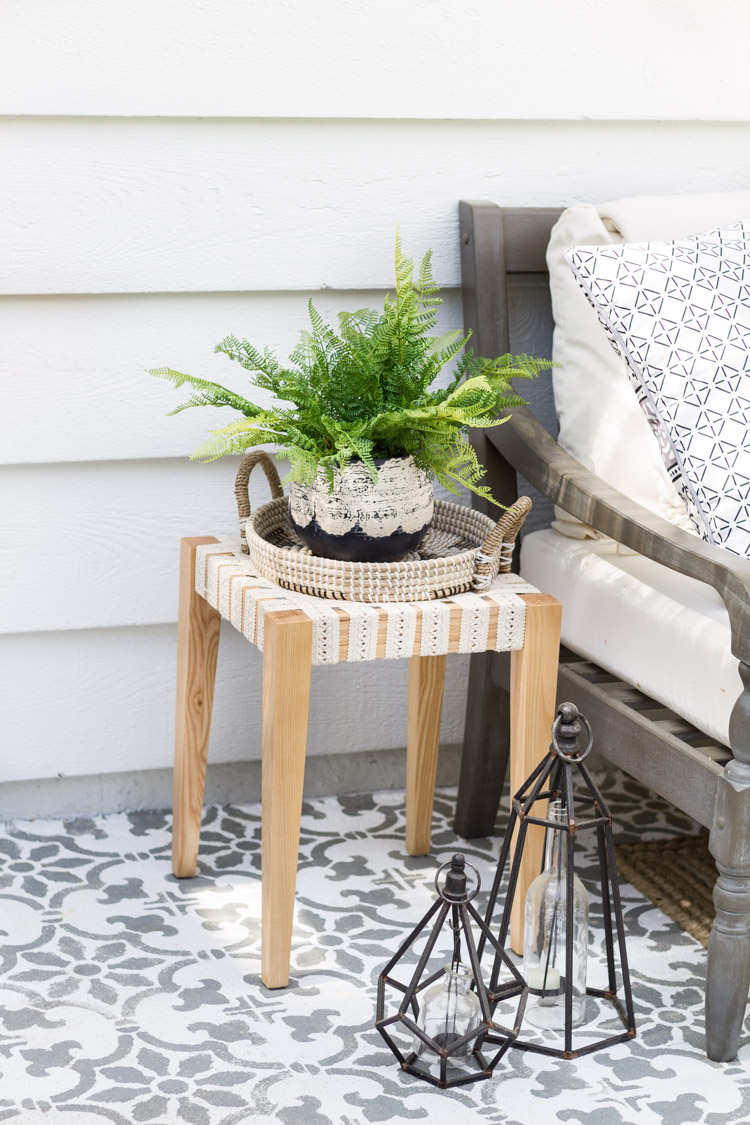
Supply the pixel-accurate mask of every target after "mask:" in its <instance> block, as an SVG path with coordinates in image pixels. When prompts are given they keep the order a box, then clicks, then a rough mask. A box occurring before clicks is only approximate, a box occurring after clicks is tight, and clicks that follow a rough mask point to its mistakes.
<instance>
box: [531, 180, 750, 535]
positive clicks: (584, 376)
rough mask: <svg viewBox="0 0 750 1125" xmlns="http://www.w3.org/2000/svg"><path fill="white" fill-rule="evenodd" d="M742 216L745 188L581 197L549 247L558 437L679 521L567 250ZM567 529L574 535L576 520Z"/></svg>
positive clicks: (682, 522) (620, 485)
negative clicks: (595, 199) (601, 200)
mask: <svg viewBox="0 0 750 1125" xmlns="http://www.w3.org/2000/svg"><path fill="white" fill-rule="evenodd" d="M747 215H750V192H727V193H721V194H712V195H688V196H674V197H638V198H633V199H623V200H617V201H615V202H612V203H605V204H601V205H599V206H598V207H595V206H593V205H592V204H588V203H584V204H579V205H577V206H575V207H571V208H569V209H568V210H567V211H565V212H563V214H562V215H561V217H560V219H559V220H558V222H557V223H556V225H555V227H554V228H553V231H552V236H551V239H550V244H549V248H548V252H547V264H548V267H549V271H550V292H551V296H552V311H553V315H554V319H555V332H554V341H553V358H554V359H555V360H557V361H558V362H559V363H561V364H562V367H561V368H559V369H557V370H555V371H553V375H552V381H553V388H554V394H555V404H556V407H557V413H558V417H559V420H560V438H559V440H560V444H561V445H562V446H563V448H564V449H567V450H568V452H569V453H571V454H572V455H573V456H574V457H576V458H577V459H578V460H579V461H581V462H582V463H583V464H584V465H586V466H587V467H588V468H589V469H591V470H593V472H595V473H596V474H597V476H599V477H601V478H602V479H603V480H605V481H607V483H608V484H611V485H612V486H613V487H614V488H617V489H619V491H621V492H624V493H625V494H626V495H628V496H630V497H632V498H633V499H634V500H637V501H638V502H639V503H641V504H643V505H644V507H646V508H649V509H650V510H651V511H653V512H656V513H657V514H658V515H661V516H663V517H664V518H666V519H668V520H670V522H672V523H675V524H677V525H679V526H682V527H689V526H690V524H689V521H688V519H687V514H686V512H685V506H684V504H683V502H682V500H681V498H680V496H679V494H678V493H677V491H676V489H675V487H674V485H673V484H672V483H671V481H670V480H669V477H668V474H667V471H666V469H665V468H664V464H663V462H662V459H661V457H660V455H659V449H658V445H657V443H656V442H655V441H654V438H653V435H652V434H651V432H650V430H649V426H648V423H647V421H646V419H645V418H644V416H643V414H642V412H641V411H640V409H639V408H638V403H637V401H636V398H635V395H634V394H633V390H632V387H631V385H630V380H629V377H628V373H627V369H626V366H625V363H624V361H623V360H622V359H621V358H620V357H619V356H617V355H616V353H615V352H614V351H613V349H612V348H611V347H610V345H609V342H608V340H607V337H606V334H605V333H604V332H603V331H602V328H601V325H600V324H599V323H598V319H597V316H596V313H595V311H594V310H593V309H592V308H591V306H590V304H589V303H588V301H587V300H586V297H585V296H584V294H583V293H582V292H581V290H580V287H579V286H578V283H577V281H576V279H575V277H574V275H573V274H572V272H571V269H570V266H569V265H568V263H567V261H566V259H565V251H566V250H567V249H568V248H569V247H571V246H581V245H586V246H599V245H610V246H616V245H620V244H621V243H622V242H623V241H628V242H640V241H646V240H648V239H652V238H654V237H660V238H662V239H674V238H681V237H683V236H685V235H690V234H695V233H696V232H698V231H702V230H708V229H711V228H712V227H716V226H719V225H723V224H725V223H727V224H728V223H731V222H734V221H736V220H738V219H741V218H742V217H743V216H747ZM566 518H567V517H563V519H566ZM571 522H572V521H571ZM571 531H572V533H573V534H578V535H580V534H581V530H580V525H579V527H578V530H577V531H575V530H574V529H573V528H571Z"/></svg>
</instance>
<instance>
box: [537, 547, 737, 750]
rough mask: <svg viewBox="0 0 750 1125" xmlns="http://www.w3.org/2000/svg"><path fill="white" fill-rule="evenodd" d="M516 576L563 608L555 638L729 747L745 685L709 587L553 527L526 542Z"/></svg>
mask: <svg viewBox="0 0 750 1125" xmlns="http://www.w3.org/2000/svg"><path fill="white" fill-rule="evenodd" d="M521 573H522V574H523V576H524V578H525V579H526V580H527V581H528V582H531V583H533V585H535V586H536V587H537V589H539V590H544V591H545V592H547V593H550V594H553V595H554V596H555V597H556V598H559V599H560V601H561V602H562V606H563V615H562V640H563V643H564V644H566V645H568V646H569V647H570V648H571V649H572V650H573V651H574V652H576V653H578V654H579V655H581V656H584V657H585V658H586V659H588V660H593V661H594V662H595V663H596V664H600V665H601V666H602V667H603V668H605V669H607V671H609V672H612V673H614V674H615V675H617V676H621V677H622V679H624V680H625V681H626V682H627V683H629V684H632V685H633V686H634V687H637V688H638V689H639V690H640V691H643V692H644V693H645V694H646V695H649V696H651V697H652V698H653V699H656V700H657V701H658V702H659V703H661V704H663V705H664V706H665V707H669V708H670V709H671V710H673V711H675V712H676V713H677V714H678V715H681V716H682V717H683V718H685V719H687V720H688V722H690V723H693V724H694V725H695V726H696V727H698V729H699V730H702V731H705V732H706V734H708V735H710V736H711V737H713V738H716V739H718V740H719V741H720V742H722V743H724V744H727V743H728V739H729V716H730V713H731V710H732V707H733V706H734V703H735V700H736V699H737V697H738V696H739V694H740V691H741V689H742V684H741V681H740V676H739V672H738V670H737V660H736V659H735V657H733V656H732V654H731V649H730V630H729V618H728V616H727V612H726V609H725V608H724V604H723V602H722V601H721V598H720V597H719V595H718V594H717V593H716V591H715V590H714V589H713V588H712V587H711V586H707V585H706V584H705V583H703V582H698V581H697V580H696V579H694V578H687V577H686V576H685V575H684V574H677V573H675V572H674V571H671V570H669V569H668V568H667V567H664V566H661V565H660V564H659V563H655V562H652V561H651V560H650V559H646V558H643V556H642V555H634V554H620V553H618V548H617V544H616V543H614V542H612V541H611V540H600V541H597V542H593V541H590V540H589V541H582V540H576V539H568V538H566V537H564V536H563V535H560V534H558V533H557V532H556V531H554V530H552V529H547V530H545V531H537V532H533V533H532V534H531V535H527V536H526V537H525V538H524V540H523V547H522V550H521Z"/></svg>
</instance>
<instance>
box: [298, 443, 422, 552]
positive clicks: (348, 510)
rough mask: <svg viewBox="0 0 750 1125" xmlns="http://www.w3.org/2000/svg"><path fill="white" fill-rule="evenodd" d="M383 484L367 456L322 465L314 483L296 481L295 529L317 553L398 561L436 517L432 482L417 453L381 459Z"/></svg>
mask: <svg viewBox="0 0 750 1125" xmlns="http://www.w3.org/2000/svg"><path fill="white" fill-rule="evenodd" d="M376 465H377V469H378V480H377V484H373V482H372V477H371V476H370V474H369V472H368V471H367V468H366V467H365V465H363V464H362V462H361V461H352V462H351V464H349V465H348V466H347V467H346V469H344V470H343V472H342V471H341V470H339V469H335V470H334V486H333V489H332V490H331V488H330V485H329V481H328V477H327V476H326V474H325V472H324V471H323V470H322V469H320V470H319V471H318V475H317V477H316V478H315V480H314V481H313V483H312V484H302V483H300V482H299V481H297V482H296V483H294V484H293V485H292V486H291V489H290V492H289V509H290V513H291V518H292V523H293V525H294V529H295V531H296V532H297V534H298V535H299V537H300V539H301V540H302V542H303V543H304V544H305V545H306V546H307V547H309V548H310V550H311V551H312V552H313V554H314V555H322V556H323V557H324V558H327V559H345V560H347V561H348V562H396V561H397V560H398V559H401V558H403V557H404V555H406V554H408V553H409V551H413V550H414V549H415V548H416V547H418V546H419V544H420V543H421V542H422V540H423V539H424V537H425V535H426V534H427V530H428V528H429V526H430V523H431V522H432V510H433V496H432V481H431V480H430V478H429V476H428V475H427V473H426V472H424V470H423V469H420V468H418V467H417V466H416V465H415V464H414V461H413V460H412V459H411V457H390V458H388V459H387V460H383V461H376Z"/></svg>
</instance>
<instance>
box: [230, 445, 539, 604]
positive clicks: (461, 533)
mask: <svg viewBox="0 0 750 1125" xmlns="http://www.w3.org/2000/svg"><path fill="white" fill-rule="evenodd" d="M255 465H260V466H261V467H262V468H263V470H264V472H265V474H266V478H267V479H268V483H269V485H270V488H271V495H272V496H273V499H272V500H271V502H270V503H269V504H264V505H263V507H261V508H258V510H257V511H256V512H254V513H251V511H250V500H249V497H248V483H249V479H250V473H251V472H252V470H253V468H254V467H255ZM235 495H236V497H237V507H238V510H239V515H240V532H241V536H242V550H243V552H244V553H245V554H249V555H250V557H251V559H252V562H253V566H255V568H256V569H257V571H258V574H259V575H261V576H262V577H263V578H268V579H269V580H270V581H271V582H276V583H277V584H278V585H279V586H283V587H284V588H285V589H287V590H296V591H297V592H298V593H302V594H313V595H315V596H316V597H319V598H337V599H342V600H345V601H353V602H375V603H377V602H416V601H428V600H430V599H432V598H448V597H451V596H453V595H454V594H460V593H462V592H463V591H465V590H483V589H486V588H487V587H488V586H489V584H490V582H491V581H492V579H493V578H494V577H495V575H496V574H498V573H499V572H500V571H509V570H510V563H511V555H512V553H513V546H514V544H515V540H516V535H517V533H518V530H519V528H520V527H521V524H522V523H523V521H524V519H525V518H526V515H527V513H528V511H529V509H530V508H531V501H530V500H529V499H528V497H526V496H522V497H520V499H519V500H517V501H516V503H515V504H514V505H513V506H512V507H511V508H509V509H508V511H507V512H505V513H504V515H503V516H502V517H501V518H500V519H499V520H498V521H497V523H493V521H492V520H491V519H490V518H489V517H488V516H485V515H482V513H481V512H475V511H474V510H473V509H471V508H466V507H464V506H463V505H461V504H451V503H448V502H447V501H445V500H436V501H435V513H434V516H433V520H432V526H431V528H430V530H429V531H428V532H427V535H426V536H425V539H424V540H423V542H422V543H421V544H420V546H419V548H418V550H417V551H413V552H412V553H411V554H409V555H407V557H406V558H404V559H402V560H401V561H400V562H390V563H363V562H342V561H339V560H337V559H326V558H322V557H320V556H319V555H313V554H312V552H311V551H310V549H309V548H308V547H305V546H304V545H303V544H302V543H301V541H300V540H299V538H298V537H297V534H296V532H295V530H294V528H293V526H292V523H291V520H290V517H289V501H288V500H287V498H286V497H285V496H284V493H283V490H282V487H281V482H280V480H279V474H278V473H277V471H276V466H275V465H274V463H273V461H272V459H271V458H270V457H269V455H268V454H267V453H264V452H262V451H260V450H258V451H255V452H253V453H248V454H247V455H246V456H245V457H244V458H243V460H242V463H241V465H240V468H239V472H238V473H237V481H236V484H235Z"/></svg>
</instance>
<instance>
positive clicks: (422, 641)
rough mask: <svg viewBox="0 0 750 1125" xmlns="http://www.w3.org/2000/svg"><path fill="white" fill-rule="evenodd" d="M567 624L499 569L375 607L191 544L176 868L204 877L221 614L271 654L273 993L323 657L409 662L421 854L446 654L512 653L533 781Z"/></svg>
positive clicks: (414, 825)
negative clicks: (315, 678)
mask: <svg viewBox="0 0 750 1125" xmlns="http://www.w3.org/2000/svg"><path fill="white" fill-rule="evenodd" d="M560 616H561V607H560V603H559V602H558V601H556V600H555V599H554V598H552V597H550V596H549V595H547V594H540V593H538V592H536V591H534V590H533V587H530V586H529V585H528V584H527V583H524V582H523V581H522V579H520V578H519V577H518V575H515V574H500V575H498V576H497V578H495V579H494V580H493V582H492V584H491V585H490V586H489V588H488V589H487V590H485V591H483V592H482V593H481V594H479V593H466V594H459V595H457V596H455V597H453V598H450V599H447V600H444V601H432V602H414V603H388V604H385V603H384V604H383V605H382V606H370V605H364V604H362V603H355V602H333V601H326V600H324V599H320V598H314V597H310V596H308V595H304V594H296V593H291V592H289V591H286V590H284V589H282V588H281V587H280V586H277V585H275V584H274V583H272V582H269V581H267V580H266V579H264V578H260V577H258V576H257V575H256V574H255V573H254V570H253V567H252V564H251V563H250V561H249V558H248V556H247V555H244V554H242V553H241V550H240V540H239V538H237V539H230V538H224V539H216V538H215V537H213V536H205V537H201V538H192V539H183V540H182V554H181V564H180V604H179V625H178V666H177V723H176V736H175V772H174V827H173V842H172V867H173V870H174V873H175V875H177V876H178V877H180V878H185V877H190V876H192V875H194V874H195V871H196V865H197V858H198V843H199V835H200V824H201V812H202V806H203V789H204V784H205V777H206V760H207V755H208V742H209V730H210V725H211V707H212V702H213V690H214V679H215V675H216V658H217V654H218V648H219V627H220V624H221V618H222V617H225V618H227V620H229V621H231V623H232V624H233V625H234V626H235V627H236V628H237V629H239V630H240V632H242V633H243V634H244V635H245V636H246V637H247V639H248V640H249V641H250V642H251V643H253V644H256V645H257V646H258V647H259V648H260V649H261V650H262V652H263V697H262V711H263V714H262V730H263V746H262V779H263V780H262V802H263V811H262V823H261V832H262V843H261V850H262V856H261V870H262V958H261V977H262V979H263V983H264V984H265V985H266V986H267V987H268V988H284V987H285V986H286V985H287V984H288V983H289V961H290V955H291V944H292V920H293V914H294V890H295V882H296V876H297V852H298V847H299V834H300V818H301V814H302V786H303V778H304V770H305V750H306V743H307V713H308V704H309V699H310V670H311V667H312V665H313V663H320V664H334V663H338V662H339V661H342V660H347V661H350V660H372V659H380V658H386V657H408V658H409V686H408V718H407V740H406V741H407V749H406V848H407V851H408V852H409V853H410V854H411V855H424V854H426V853H427V852H428V851H429V848H430V826H431V820H432V805H433V797H434V789H435V772H436V768H437V755H438V738H439V732H440V712H441V706H442V698H443V677H444V672H445V658H446V655H447V654H448V653H453V652H483V651H487V650H496V651H506V650H508V649H510V650H511V651H512V657H511V662H512V686H511V759H512V762H513V773H514V775H515V774H517V775H518V777H519V781H520V780H523V778H524V777H526V776H527V774H528V773H530V772H531V769H532V768H533V766H534V765H536V763H537V762H538V761H539V759H540V758H541V757H543V756H544V754H545V753H546V751H547V749H548V743H549V732H550V729H551V726H552V721H553V718H554V710H555V690H556V681H557V659H558V649H559V639H560ZM530 835H531V833H530ZM541 840H542V832H541V831H538V832H537V833H536V842H537V852H536V854H535V853H534V851H533V849H532V848H531V847H530V844H529V842H527V845H526V848H525V850H524V854H525V856H527V857H528V862H527V869H526V872H525V874H524V873H522V876H524V878H525V879H526V881H527V882H528V881H530V879H531V878H533V876H534V875H536V874H537V873H538V871H539V866H540V849H541ZM519 898H520V896H519ZM520 901H523V900H522V898H520ZM518 925H522V919H520V918H519V919H518V920H517V922H516V926H518ZM519 932H520V931H519V930H517V931H516V937H517V935H518V933H519ZM514 945H515V942H514Z"/></svg>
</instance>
